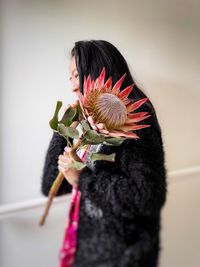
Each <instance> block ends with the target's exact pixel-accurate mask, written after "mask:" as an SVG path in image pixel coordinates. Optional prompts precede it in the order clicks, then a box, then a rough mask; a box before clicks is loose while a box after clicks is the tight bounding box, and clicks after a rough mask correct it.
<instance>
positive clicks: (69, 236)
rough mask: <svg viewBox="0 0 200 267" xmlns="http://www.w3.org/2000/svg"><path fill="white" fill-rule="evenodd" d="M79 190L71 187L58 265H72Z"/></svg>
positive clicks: (75, 241)
mask: <svg viewBox="0 0 200 267" xmlns="http://www.w3.org/2000/svg"><path fill="white" fill-rule="evenodd" d="M88 149H89V146H88V147H87V148H86V150H85V151H84V152H83V155H82V156H81V159H82V160H83V161H84V160H85V158H86V155H87V151H88ZM80 197H81V192H80V191H79V190H78V186H77V185H73V187H72V198H71V203H70V209H69V215H68V217H69V221H68V225H67V224H66V228H65V235H64V239H63V244H62V248H61V250H60V256H59V258H60V267H73V265H74V260H75V254H76V244H77V232H78V221H79V207H80Z"/></svg>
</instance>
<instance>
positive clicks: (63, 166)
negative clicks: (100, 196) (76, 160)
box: [58, 147, 81, 185]
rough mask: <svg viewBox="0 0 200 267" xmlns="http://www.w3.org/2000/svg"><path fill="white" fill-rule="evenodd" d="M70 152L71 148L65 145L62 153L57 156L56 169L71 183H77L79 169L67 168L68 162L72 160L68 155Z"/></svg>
mask: <svg viewBox="0 0 200 267" xmlns="http://www.w3.org/2000/svg"><path fill="white" fill-rule="evenodd" d="M70 152H71V148H70V147H65V151H64V153H63V155H60V156H59V157H58V169H59V171H60V172H62V174H63V175H64V177H65V178H66V180H67V181H68V182H69V183H70V184H71V185H74V184H77V183H78V178H79V174H80V173H81V171H78V170H76V169H74V168H69V165H70V163H71V162H72V161H73V160H72V158H71V157H70V156H69V153H70Z"/></svg>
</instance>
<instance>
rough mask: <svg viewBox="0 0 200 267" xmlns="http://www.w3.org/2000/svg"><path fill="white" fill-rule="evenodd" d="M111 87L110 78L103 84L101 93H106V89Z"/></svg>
mask: <svg viewBox="0 0 200 267" xmlns="http://www.w3.org/2000/svg"><path fill="white" fill-rule="evenodd" d="M111 87H112V77H110V78H109V79H108V80H107V81H106V82H105V84H104V86H103V88H102V92H103V93H106V92H107V90H108V89H111Z"/></svg>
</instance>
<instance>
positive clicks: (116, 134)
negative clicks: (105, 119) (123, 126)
mask: <svg viewBox="0 0 200 267" xmlns="http://www.w3.org/2000/svg"><path fill="white" fill-rule="evenodd" d="M109 136H112V137H131V138H134V139H138V138H139V136H138V135H137V134H135V133H132V132H124V131H112V132H110V133H109Z"/></svg>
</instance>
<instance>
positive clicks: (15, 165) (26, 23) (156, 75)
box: [0, 0, 200, 267]
mask: <svg viewBox="0 0 200 267" xmlns="http://www.w3.org/2000/svg"><path fill="white" fill-rule="evenodd" d="M199 10H200V2H199V1H195V0H192V1H189V0H187V1H186V0H182V1H181V0H179V1H178V0H175V1H172V0H168V1H156V0H148V1H144V0H143V1H119V0H115V1H114V0H113V1H105V0H102V1H92V0H91V1H89V0H87V1H78V0H77V1H64V0H63V1H52V0H48V1H47V0H46V1H45V0H40V1H39V0H36V1H33V0H27V1H25V0H2V1H1V37H2V38H1V55H0V56H1V100H0V101H1V103H0V111H1V112H0V114H1V119H0V121H1V131H0V146H1V162H0V172H1V173H0V174H1V185H0V190H1V191H0V201H1V204H7V203H14V202H18V201H26V200H29V199H33V198H37V197H40V196H41V193H40V178H41V172H42V167H43V162H44V155H45V152H46V149H47V146H48V143H49V140H50V137H51V135H52V131H51V129H50V128H49V126H48V121H49V119H50V118H51V116H52V114H53V111H54V107H55V104H56V101H57V100H62V101H63V102H64V103H65V104H66V103H71V102H72V101H73V100H74V98H73V96H72V95H71V93H70V90H69V82H68V59H69V52H70V49H71V48H72V47H73V44H74V42H75V41H77V40H80V39H105V40H108V41H110V42H111V43H113V44H114V45H116V47H117V48H118V49H119V50H120V51H121V52H122V54H123V55H124V56H125V58H126V59H127V62H128V64H129V66H130V68H131V70H132V74H133V76H134V77H135V80H136V81H137V82H138V84H139V85H140V86H141V87H142V88H143V89H144V91H145V92H146V94H147V95H148V96H149V97H150V98H151V100H152V101H153V103H154V104H155V107H156V109H157V113H158V117H159V120H160V124H161V127H162V130H163V138H164V144H165V150H166V160H167V168H168V170H169V171H173V170H177V169H184V168H188V167H193V166H199V165H200V163H199V158H200V149H199V147H200V146H199V143H200V142H199V139H198V136H199V134H198V133H199V130H200V124H199V115H200V105H199V100H200V91H199V83H200V78H199V66H200V64H199V63H200V55H199V45H200V36H199V23H200V16H199V15H200V14H199ZM198 178H199V177H198ZM188 182H189V183H190V181H189V180H188ZM187 188H188V190H189V186H188V187H186V189H187ZM169 190H171V188H169ZM174 190H175V192H176V189H174ZM177 190H178V189H177ZM184 192H185V194H186V195H187V193H188V192H187V191H184ZM175 194H176V193H175ZM195 194H196V193H195ZM185 201H191V202H190V205H193V199H189V198H186V199H185ZM169 203H170V194H169ZM175 204H176V203H174V205H175ZM167 205H168V204H167ZM167 205H166V208H167V207H168V206H167ZM174 205H173V206H170V208H172V209H173V210H174V211H175V212H176V209H178V208H179V207H178V206H174ZM183 205H184V203H183ZM164 212H165V210H164ZM166 212H167V211H166ZM169 214H170V215H171V213H169ZM194 218H195V217H194ZM36 220H37V219H36ZM167 226H168V224H166V227H167ZM17 230H18V229H17V228H16V231H17ZM168 231H169V235H165V238H168V240H169V241H170V240H171V239H170V238H171V236H172V232H171V231H173V229H168ZM174 231H175V229H174ZM7 232H8V231H7ZM4 233H6V232H4ZM17 233H18V232H16V234H17ZM16 240H17V239H16ZM194 244H195V243H194ZM166 250H167V249H166ZM171 256H173V255H171ZM163 266H164V265H163ZM166 266H167V265H166ZM168 266H172V265H168ZM174 266H177V265H174ZM9 267H11V266H9ZM190 267H191V266H190ZM194 267H195V266H194Z"/></svg>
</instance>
